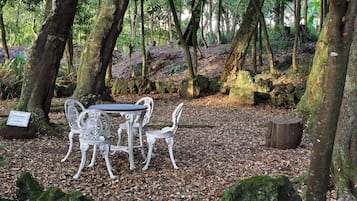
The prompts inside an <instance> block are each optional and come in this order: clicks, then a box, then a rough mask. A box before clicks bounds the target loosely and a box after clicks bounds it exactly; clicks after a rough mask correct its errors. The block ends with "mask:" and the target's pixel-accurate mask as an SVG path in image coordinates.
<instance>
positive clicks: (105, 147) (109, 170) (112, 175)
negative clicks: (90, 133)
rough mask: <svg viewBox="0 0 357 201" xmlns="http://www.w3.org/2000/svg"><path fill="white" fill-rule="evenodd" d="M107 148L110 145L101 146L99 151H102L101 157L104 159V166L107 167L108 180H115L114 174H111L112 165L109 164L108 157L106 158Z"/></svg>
mask: <svg viewBox="0 0 357 201" xmlns="http://www.w3.org/2000/svg"><path fill="white" fill-rule="evenodd" d="M109 146H110V145H108V144H106V145H103V146H101V149H102V154H103V157H104V159H105V164H106V166H107V170H108V172H109V175H110V178H112V179H115V178H116V176H114V174H113V172H112V169H113V167H112V165H111V164H110V161H109V156H108V154H109V149H110V147H109Z"/></svg>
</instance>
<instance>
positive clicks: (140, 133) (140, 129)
mask: <svg viewBox="0 0 357 201" xmlns="http://www.w3.org/2000/svg"><path fill="white" fill-rule="evenodd" d="M139 140H140V148H141V156H142V157H143V159H146V155H145V149H144V142H143V129H142V128H139Z"/></svg>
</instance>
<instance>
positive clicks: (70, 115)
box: [64, 99, 85, 129]
mask: <svg viewBox="0 0 357 201" xmlns="http://www.w3.org/2000/svg"><path fill="white" fill-rule="evenodd" d="M84 110H85V107H84V106H83V105H82V103H80V102H79V101H77V100H73V99H68V100H66V101H65V102H64V112H65V114H66V118H67V121H68V124H69V126H70V127H71V129H78V124H77V120H78V116H79V113H81V112H82V111H84Z"/></svg>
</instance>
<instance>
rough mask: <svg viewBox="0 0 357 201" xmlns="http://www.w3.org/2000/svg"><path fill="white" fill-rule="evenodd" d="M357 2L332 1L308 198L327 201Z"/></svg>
mask: <svg viewBox="0 0 357 201" xmlns="http://www.w3.org/2000/svg"><path fill="white" fill-rule="evenodd" d="M356 9H357V2H356V1H351V2H347V1H339V0H332V1H331V3H330V12H329V14H330V17H331V18H330V20H329V21H328V30H329V31H328V37H329V44H328V51H329V58H328V67H327V82H326V83H325V85H324V91H325V94H324V97H323V102H322V106H321V109H320V112H319V118H318V119H319V124H318V125H317V129H316V137H315V140H314V145H313V151H312V155H311V163H310V171H309V177H308V182H307V184H308V188H307V200H319V201H320V200H326V192H327V187H328V183H329V175H330V165H331V156H332V150H333V144H334V138H335V133H336V127H337V121H338V115H336V114H339V110H340V106H341V102H342V95H343V90H344V84H345V79H346V71H347V64H348V59H346V58H348V57H349V52H350V51H349V50H350V45H351V41H352V35H353V25H354V22H355V18H356Z"/></svg>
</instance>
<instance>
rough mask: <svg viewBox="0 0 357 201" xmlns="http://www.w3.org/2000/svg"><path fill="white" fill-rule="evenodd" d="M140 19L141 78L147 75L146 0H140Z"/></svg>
mask: <svg viewBox="0 0 357 201" xmlns="http://www.w3.org/2000/svg"><path fill="white" fill-rule="evenodd" d="M140 19H141V29H140V30H141V77H142V78H145V77H147V75H146V72H147V70H146V66H147V65H146V50H145V27H144V23H145V22H144V0H140Z"/></svg>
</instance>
